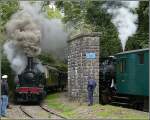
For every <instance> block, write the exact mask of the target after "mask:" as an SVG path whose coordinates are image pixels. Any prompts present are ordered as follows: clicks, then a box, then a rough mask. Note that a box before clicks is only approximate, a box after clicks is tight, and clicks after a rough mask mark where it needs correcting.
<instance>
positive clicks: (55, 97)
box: [46, 93, 148, 120]
mask: <svg viewBox="0 0 150 120" xmlns="http://www.w3.org/2000/svg"><path fill="white" fill-rule="evenodd" d="M46 103H47V105H48V107H49V108H51V109H54V110H56V111H58V112H60V113H61V115H63V116H64V117H66V118H70V119H73V118H74V119H92V118H96V119H100V118H102V119H106V118H109V119H110V118H111V119H140V120H145V119H146V120H148V113H146V112H141V111H137V110H132V109H128V108H122V107H118V106H112V105H105V106H103V105H100V104H95V105H93V106H91V107H88V106H87V104H86V103H83V104H82V105H80V104H79V103H77V102H69V101H68V100H67V98H66V97H64V96H63V95H62V94H60V93H56V94H51V95H48V96H47V98H46Z"/></svg>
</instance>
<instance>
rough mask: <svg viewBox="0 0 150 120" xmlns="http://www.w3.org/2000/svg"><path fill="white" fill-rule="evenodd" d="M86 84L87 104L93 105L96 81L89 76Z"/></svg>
mask: <svg viewBox="0 0 150 120" xmlns="http://www.w3.org/2000/svg"><path fill="white" fill-rule="evenodd" d="M88 79H89V80H88V85H87V90H88V103H89V104H88V105H89V106H91V105H93V92H94V89H95V87H96V81H95V80H93V79H91V77H89V78H88Z"/></svg>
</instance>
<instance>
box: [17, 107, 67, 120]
mask: <svg viewBox="0 0 150 120" xmlns="http://www.w3.org/2000/svg"><path fill="white" fill-rule="evenodd" d="M20 110H21V111H22V112H23V113H24V114H25V115H26V116H27V117H28V118H30V119H66V118H65V117H63V116H62V115H59V114H58V113H56V112H54V111H52V110H49V109H47V108H45V107H43V106H42V105H40V106H22V105H20Z"/></svg>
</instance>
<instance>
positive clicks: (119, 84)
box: [99, 48, 149, 111]
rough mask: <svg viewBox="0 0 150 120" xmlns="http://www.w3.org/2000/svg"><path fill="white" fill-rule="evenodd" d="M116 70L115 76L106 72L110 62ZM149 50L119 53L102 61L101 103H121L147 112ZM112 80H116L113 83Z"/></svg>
mask: <svg viewBox="0 0 150 120" xmlns="http://www.w3.org/2000/svg"><path fill="white" fill-rule="evenodd" d="M110 61H111V62H112V64H113V66H114V68H115V76H114V77H111V75H110V73H109V72H106V68H107V66H108V62H110ZM148 66H149V49H148V48H146V49H139V50H132V51H126V52H122V53H118V54H116V55H115V56H113V57H112V56H111V57H108V58H104V59H101V63H100V81H99V82H100V83H99V85H100V86H99V88H100V102H101V103H102V104H108V103H115V102H120V103H123V104H128V105H129V106H131V107H132V108H133V107H134V108H136V109H141V110H142V109H144V110H145V111H147V109H148V108H147V107H148V97H149V68H148ZM112 79H114V80H113V81H112Z"/></svg>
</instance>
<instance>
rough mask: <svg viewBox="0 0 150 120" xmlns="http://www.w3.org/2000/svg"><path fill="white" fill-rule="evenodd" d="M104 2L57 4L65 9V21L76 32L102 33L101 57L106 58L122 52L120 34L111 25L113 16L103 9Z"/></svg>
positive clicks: (60, 2)
mask: <svg viewBox="0 0 150 120" xmlns="http://www.w3.org/2000/svg"><path fill="white" fill-rule="evenodd" d="M104 2H105V1H90V0H86V1H81V2H76V1H64V2H63V1H58V2H57V7H59V8H60V9H64V14H65V16H64V18H63V21H64V22H65V23H67V24H68V23H70V24H71V25H73V27H74V29H75V30H76V31H77V30H78V29H80V31H82V30H84V28H85V27H86V29H88V30H89V31H95V32H101V38H100V57H106V56H109V55H113V54H115V53H117V52H120V51H121V44H120V41H119V39H118V32H117V30H116V28H115V26H114V25H113V24H112V23H111V16H110V15H109V14H107V13H106V11H105V10H104V9H102V5H103V3H104ZM88 30H87V31H88ZM84 31H85V30H84ZM73 32H74V31H73Z"/></svg>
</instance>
